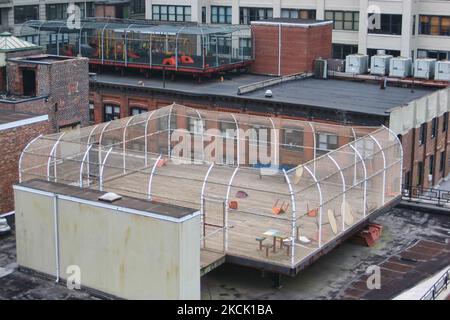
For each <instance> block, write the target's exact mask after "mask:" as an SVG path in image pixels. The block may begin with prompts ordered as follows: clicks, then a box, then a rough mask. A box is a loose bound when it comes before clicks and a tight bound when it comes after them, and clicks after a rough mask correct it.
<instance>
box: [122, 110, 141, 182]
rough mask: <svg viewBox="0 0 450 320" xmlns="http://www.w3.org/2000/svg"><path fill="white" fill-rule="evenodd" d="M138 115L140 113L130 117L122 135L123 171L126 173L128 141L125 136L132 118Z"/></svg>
mask: <svg viewBox="0 0 450 320" xmlns="http://www.w3.org/2000/svg"><path fill="white" fill-rule="evenodd" d="M136 116H138V115H135V116H132V117H130V118H129V119H128V121H127V123H126V124H125V127H124V128H123V135H122V165H123V173H124V174H125V173H127V170H126V165H127V162H126V161H127V160H126V158H127V157H126V154H127V148H126V143H127V142H126V141H125V138H126V136H127V128H128V125H129V124H130V123H131V120H133V119H134V118H135V117H136Z"/></svg>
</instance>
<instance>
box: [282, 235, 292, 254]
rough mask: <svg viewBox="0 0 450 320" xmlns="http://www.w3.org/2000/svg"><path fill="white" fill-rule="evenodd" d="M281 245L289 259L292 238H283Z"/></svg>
mask: <svg viewBox="0 0 450 320" xmlns="http://www.w3.org/2000/svg"><path fill="white" fill-rule="evenodd" d="M281 243H282V244H283V247H285V248H286V254H287V255H288V257H290V256H291V247H292V237H287V238H283V239H282V240H281Z"/></svg>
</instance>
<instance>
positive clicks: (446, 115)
mask: <svg viewBox="0 0 450 320" xmlns="http://www.w3.org/2000/svg"><path fill="white" fill-rule="evenodd" d="M442 117H443V124H442V132H447V130H448V112H446V113H444V115H443V116H442Z"/></svg>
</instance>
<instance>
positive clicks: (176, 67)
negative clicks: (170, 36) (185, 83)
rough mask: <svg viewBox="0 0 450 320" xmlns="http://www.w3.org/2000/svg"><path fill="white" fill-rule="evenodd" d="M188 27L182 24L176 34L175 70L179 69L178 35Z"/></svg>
mask: <svg viewBox="0 0 450 320" xmlns="http://www.w3.org/2000/svg"><path fill="white" fill-rule="evenodd" d="M184 28H186V26H182V27H181V28H180V29H178V30H177V35H176V36H175V70H178V37H179V35H180V32H181V31H182V30H183V29H184Z"/></svg>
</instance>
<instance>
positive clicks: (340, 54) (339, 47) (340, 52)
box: [333, 43, 358, 59]
mask: <svg viewBox="0 0 450 320" xmlns="http://www.w3.org/2000/svg"><path fill="white" fill-rule="evenodd" d="M354 53H358V46H357V45H351V44H340V43H333V58H334V59H345V57H346V56H348V55H349V54H354Z"/></svg>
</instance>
